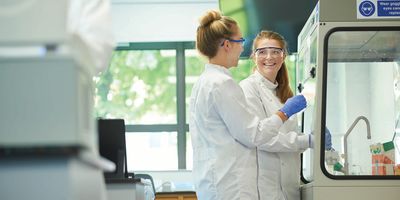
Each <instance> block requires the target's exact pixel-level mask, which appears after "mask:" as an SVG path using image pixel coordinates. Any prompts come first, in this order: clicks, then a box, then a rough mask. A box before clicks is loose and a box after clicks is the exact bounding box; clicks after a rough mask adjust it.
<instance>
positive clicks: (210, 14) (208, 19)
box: [199, 10, 222, 27]
mask: <svg viewBox="0 0 400 200" xmlns="http://www.w3.org/2000/svg"><path fill="white" fill-rule="evenodd" d="M220 19H222V15H221V13H220V12H219V11H216V10H209V11H207V12H206V13H205V14H204V15H203V16H201V17H200V20H199V21H200V26H201V27H206V26H208V25H210V24H211V23H212V22H214V21H216V20H220Z"/></svg>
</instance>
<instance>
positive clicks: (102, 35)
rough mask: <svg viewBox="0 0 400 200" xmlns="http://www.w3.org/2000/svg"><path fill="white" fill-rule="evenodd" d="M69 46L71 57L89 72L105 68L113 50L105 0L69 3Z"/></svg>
mask: <svg viewBox="0 0 400 200" xmlns="http://www.w3.org/2000/svg"><path fill="white" fill-rule="evenodd" d="M67 31H68V43H69V45H70V51H71V54H72V55H73V57H74V58H75V59H76V60H77V61H78V62H79V63H80V64H81V65H83V66H86V67H88V68H89V69H90V70H91V73H98V72H100V71H103V70H104V69H106V68H107V67H108V65H109V61H110V58H111V55H112V51H113V50H114V47H115V42H114V37H113V33H112V26H111V13H110V2H109V1H108V0H84V1H82V0H70V1H69V9H68V23H67Z"/></svg>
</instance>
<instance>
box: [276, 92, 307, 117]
mask: <svg viewBox="0 0 400 200" xmlns="http://www.w3.org/2000/svg"><path fill="white" fill-rule="evenodd" d="M306 105H307V102H306V98H304V96H303V95H301V94H300V95H296V96H293V97H291V98H289V99H288V100H287V101H286V103H285V104H284V105H283V107H282V108H281V109H280V110H279V111H281V112H283V113H284V114H285V115H286V117H287V118H289V117H290V116H292V115H293V114H296V113H298V112H300V111H301V110H303V109H304V108H305V107H306Z"/></svg>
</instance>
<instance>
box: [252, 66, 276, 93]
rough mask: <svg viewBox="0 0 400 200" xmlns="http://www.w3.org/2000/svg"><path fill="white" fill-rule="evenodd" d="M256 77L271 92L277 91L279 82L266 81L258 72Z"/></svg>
mask: <svg viewBox="0 0 400 200" xmlns="http://www.w3.org/2000/svg"><path fill="white" fill-rule="evenodd" d="M254 76H255V77H256V79H257V80H259V81H261V83H263V84H264V85H265V86H267V88H268V89H270V90H275V89H276V87H278V82H275V83H272V82H271V81H270V80H268V79H266V78H265V77H264V76H263V75H261V73H260V72H259V71H257V70H255V72H254Z"/></svg>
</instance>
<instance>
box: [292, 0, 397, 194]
mask: <svg viewBox="0 0 400 200" xmlns="http://www.w3.org/2000/svg"><path fill="white" fill-rule="evenodd" d="M296 78H297V82H298V83H299V84H298V92H301V93H302V94H304V95H305V96H306V98H307V99H308V106H307V108H306V110H305V112H304V113H303V114H302V117H301V122H300V123H301V128H302V131H303V132H304V133H306V134H311V133H312V134H314V138H315V146H314V148H313V149H312V150H307V151H306V152H304V153H303V157H302V159H303V164H302V178H303V182H304V184H303V185H302V187H301V193H302V200H321V199H323V200H337V199H362V200H376V199H382V198H384V199H385V200H398V199H399V198H400V133H399V132H400V123H399V121H400V1H399V0H391V1H387V0H368V1H362V0H357V1H355V0H354V1H353V0H335V1H330V0H321V1H319V3H318V4H317V5H316V7H315V9H314V10H313V12H312V14H311V15H310V17H309V19H308V20H307V22H306V24H305V25H304V28H303V30H302V31H301V32H300V34H299V36H298V59H297V77H296ZM326 130H329V131H330V133H331V141H332V148H329V147H327V148H325V143H328V140H326V138H325V134H324V133H325V131H326Z"/></svg>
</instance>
